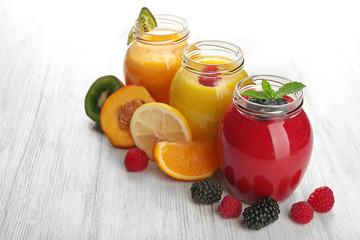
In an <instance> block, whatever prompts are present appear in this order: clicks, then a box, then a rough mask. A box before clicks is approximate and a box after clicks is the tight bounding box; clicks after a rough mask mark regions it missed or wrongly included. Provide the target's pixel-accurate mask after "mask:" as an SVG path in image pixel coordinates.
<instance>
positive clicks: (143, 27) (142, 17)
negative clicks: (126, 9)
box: [127, 7, 157, 45]
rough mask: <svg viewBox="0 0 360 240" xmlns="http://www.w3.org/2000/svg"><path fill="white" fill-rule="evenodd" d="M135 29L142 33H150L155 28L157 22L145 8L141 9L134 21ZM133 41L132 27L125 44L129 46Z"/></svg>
mask: <svg viewBox="0 0 360 240" xmlns="http://www.w3.org/2000/svg"><path fill="white" fill-rule="evenodd" d="M135 24H136V28H137V29H139V30H140V31H142V32H150V31H151V30H153V29H154V28H156V27H157V22H156V19H155V17H154V15H153V14H152V13H151V12H150V10H149V9H148V8H147V7H143V8H142V9H141V11H140V14H139V16H138V18H137V19H136V23H135ZM133 40H134V27H132V28H131V30H130V33H129V36H128V41H127V44H128V45H129V44H130V43H131V42H132V41H133Z"/></svg>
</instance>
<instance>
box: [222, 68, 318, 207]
mask: <svg viewBox="0 0 360 240" xmlns="http://www.w3.org/2000/svg"><path fill="white" fill-rule="evenodd" d="M249 79H250V80H251V81H253V82H254V83H253V84H244V82H245V81H247V80H249ZM263 79H265V80H267V81H268V82H269V83H270V85H271V86H272V88H273V89H274V90H275V91H276V90H277V89H279V88H280V87H281V86H283V85H284V84H285V83H287V82H290V80H288V79H286V78H282V77H278V76H272V75H258V76H251V77H248V78H247V79H244V80H243V81H241V82H239V83H238V84H237V85H236V88H235V91H234V99H233V104H231V105H230V106H229V108H228V109H227V110H226V112H225V113H224V116H223V118H222V120H221V122H220V124H219V131H218V143H217V144H218V154H219V159H220V167H221V169H222V170H223V173H224V176H225V179H226V183H227V185H228V186H229V189H230V191H231V192H232V193H233V194H234V195H236V196H237V197H239V198H240V199H242V200H244V201H246V202H256V201H257V200H258V199H259V198H262V197H265V196H271V197H273V198H274V199H275V200H277V201H282V200H285V199H286V198H287V197H289V196H290V195H291V193H292V192H293V191H294V190H295V188H296V187H297V186H298V184H299V183H300V181H301V179H302V177H303V175H304V173H305V170H306V168H307V166H308V163H309V160H310V156H311V152H312V146H313V135H312V129H311V125H310V122H309V120H308V118H307V116H306V114H305V112H304V110H303V109H302V107H303V92H302V91H299V92H297V93H295V94H290V95H288V96H285V99H287V101H288V103H287V104H284V105H275V106H274V105H271V106H268V105H266V106H265V105H260V104H257V103H253V102H250V101H248V100H247V99H248V98H246V97H243V96H241V93H243V92H245V91H248V90H258V91H261V90H262V87H261V81H262V80H263Z"/></svg>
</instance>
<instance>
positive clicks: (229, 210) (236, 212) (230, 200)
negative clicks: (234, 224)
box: [218, 195, 242, 218]
mask: <svg viewBox="0 0 360 240" xmlns="http://www.w3.org/2000/svg"><path fill="white" fill-rule="evenodd" d="M241 209H242V204H241V202H240V200H239V199H238V198H237V197H234V196H231V195H227V196H225V197H224V198H223V200H222V201H221V205H219V207H218V211H219V213H220V215H221V216H222V217H223V218H237V217H238V216H240V214H241Z"/></svg>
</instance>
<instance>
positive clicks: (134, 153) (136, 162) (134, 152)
mask: <svg viewBox="0 0 360 240" xmlns="http://www.w3.org/2000/svg"><path fill="white" fill-rule="evenodd" d="M148 164H149V159H148V157H147V156H146V153H145V152H144V151H143V150H141V149H140V148H132V149H130V150H129V151H128V152H127V153H126V156H125V160H124V165H125V167H126V169H127V170H128V171H129V172H138V171H142V170H144V169H145V168H146V167H147V166H148Z"/></svg>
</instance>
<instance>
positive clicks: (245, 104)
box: [233, 74, 303, 119]
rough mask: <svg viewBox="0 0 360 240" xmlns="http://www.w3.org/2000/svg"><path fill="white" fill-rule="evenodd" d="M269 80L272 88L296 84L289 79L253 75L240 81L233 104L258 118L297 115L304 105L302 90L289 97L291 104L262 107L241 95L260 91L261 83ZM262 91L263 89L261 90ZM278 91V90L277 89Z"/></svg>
mask: <svg viewBox="0 0 360 240" xmlns="http://www.w3.org/2000/svg"><path fill="white" fill-rule="evenodd" d="M262 80H267V81H268V82H269V83H270V85H271V86H272V87H275V88H280V87H281V86H282V85H284V84H286V83H289V82H294V81H292V80H290V79H288V78H285V77H281V76H277V75H269V74H261V75H252V76H249V77H246V78H244V79H242V80H241V81H239V82H238V83H237V84H236V86H235V90H234V93H233V102H234V105H235V106H236V108H237V109H238V110H239V111H241V112H243V113H246V114H248V115H251V116H253V117H256V118H262V119H263V118H270V119H273V118H287V117H290V116H292V115H294V114H297V113H298V112H299V111H300V110H301V109H302V105H303V91H302V90H300V91H298V92H296V93H293V94H289V95H287V96H288V97H290V98H291V99H292V101H291V102H289V103H287V104H283V105H262V104H258V103H254V102H251V101H249V100H248V99H247V98H245V97H244V96H242V95H241V93H243V92H246V91H248V90H254V89H260V88H261V81H262ZM261 89H262V88H261ZM275 90H276V89H275Z"/></svg>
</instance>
